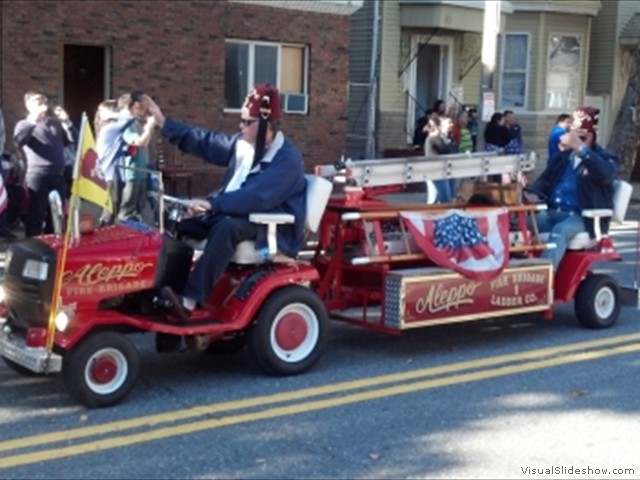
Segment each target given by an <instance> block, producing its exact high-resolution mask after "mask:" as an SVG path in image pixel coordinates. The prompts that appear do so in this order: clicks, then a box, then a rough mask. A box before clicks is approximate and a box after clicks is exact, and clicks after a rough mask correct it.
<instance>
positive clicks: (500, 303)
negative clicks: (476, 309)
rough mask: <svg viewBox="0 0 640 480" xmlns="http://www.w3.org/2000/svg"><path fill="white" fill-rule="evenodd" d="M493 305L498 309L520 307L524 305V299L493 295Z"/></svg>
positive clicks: (491, 301)
mask: <svg viewBox="0 0 640 480" xmlns="http://www.w3.org/2000/svg"><path fill="white" fill-rule="evenodd" d="M490 303H491V305H494V306H496V307H519V306H521V305H522V297H503V296H501V295H491V300H490Z"/></svg>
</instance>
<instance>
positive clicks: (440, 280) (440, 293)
mask: <svg viewBox="0 0 640 480" xmlns="http://www.w3.org/2000/svg"><path fill="white" fill-rule="evenodd" d="M551 281H552V275H551V267H550V265H549V264H538V265H530V266H526V267H523V266H518V267H510V268H507V269H505V270H503V271H502V273H501V274H500V275H499V276H498V277H496V278H494V279H493V280H489V281H479V280H474V279H469V278H466V277H463V276H461V275H457V274H447V273H440V274H437V273H436V274H432V275H421V276H406V277H403V278H402V279H401V282H400V283H401V286H400V289H401V291H402V293H401V298H403V301H402V302H401V305H400V308H401V309H402V311H401V312H399V316H400V318H401V319H402V320H403V322H404V323H405V324H409V323H414V322H428V321H434V320H442V319H453V318H454V317H455V318H458V319H463V318H468V319H473V318H482V317H486V316H493V315H492V314H496V313H498V314H499V315H501V316H503V315H507V314H510V313H521V312H527V311H539V310H543V309H545V308H547V307H549V306H550V305H551V302H552V295H551Z"/></svg>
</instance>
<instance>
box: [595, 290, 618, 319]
mask: <svg viewBox="0 0 640 480" xmlns="http://www.w3.org/2000/svg"><path fill="white" fill-rule="evenodd" d="M615 308H616V296H615V293H614V292H613V290H612V289H611V288H609V287H603V288H601V289H600V290H598V293H597V294H596V298H595V299H594V310H595V312H596V314H597V315H598V318H602V319H606V318H609V317H610V316H611V314H612V313H613V311H614V309H615Z"/></svg>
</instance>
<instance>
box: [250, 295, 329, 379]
mask: <svg viewBox="0 0 640 480" xmlns="http://www.w3.org/2000/svg"><path fill="white" fill-rule="evenodd" d="M328 326H329V320H328V318H327V312H326V310H325V308H324V305H323V303H322V302H321V301H320V299H319V298H318V296H317V295H316V294H315V293H314V292H312V291H311V290H309V289H308V288H305V287H300V286H291V287H287V288H283V289H282V290H278V291H277V292H275V293H273V294H272V295H271V296H269V298H267V300H266V301H265V302H264V304H263V305H262V307H261V308H260V312H259V313H258V316H257V317H256V320H255V321H254V323H253V324H252V326H251V328H250V329H249V332H248V338H247V345H248V347H249V353H250V354H251V356H252V358H253V359H254V361H255V362H256V363H257V364H258V365H259V366H260V368H261V369H262V370H264V372H265V373H267V374H269V375H295V374H298V373H303V372H306V371H307V370H309V369H310V368H311V367H312V366H313V365H314V364H315V363H316V362H317V361H318V360H319V359H320V356H321V355H322V351H323V349H324V345H325V343H326V340H327V330H328Z"/></svg>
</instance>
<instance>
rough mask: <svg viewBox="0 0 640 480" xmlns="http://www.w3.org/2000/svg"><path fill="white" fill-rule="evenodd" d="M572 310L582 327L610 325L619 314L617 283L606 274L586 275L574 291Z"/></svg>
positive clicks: (606, 326)
mask: <svg viewBox="0 0 640 480" xmlns="http://www.w3.org/2000/svg"><path fill="white" fill-rule="evenodd" d="M574 310H575V314H576V318H577V319H578V322H580V324H581V325H582V326H583V327H586V328H609V327H611V326H612V325H613V324H614V323H616V320H617V319H618V315H619V314H620V290H619V288H618V283H617V282H616V281H615V280H614V279H613V278H611V277H610V276H608V275H600V274H597V275H589V276H587V277H586V278H585V279H584V280H583V281H582V283H581V284H580V286H579V287H578V291H577V292H576V296H575V299H574Z"/></svg>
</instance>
